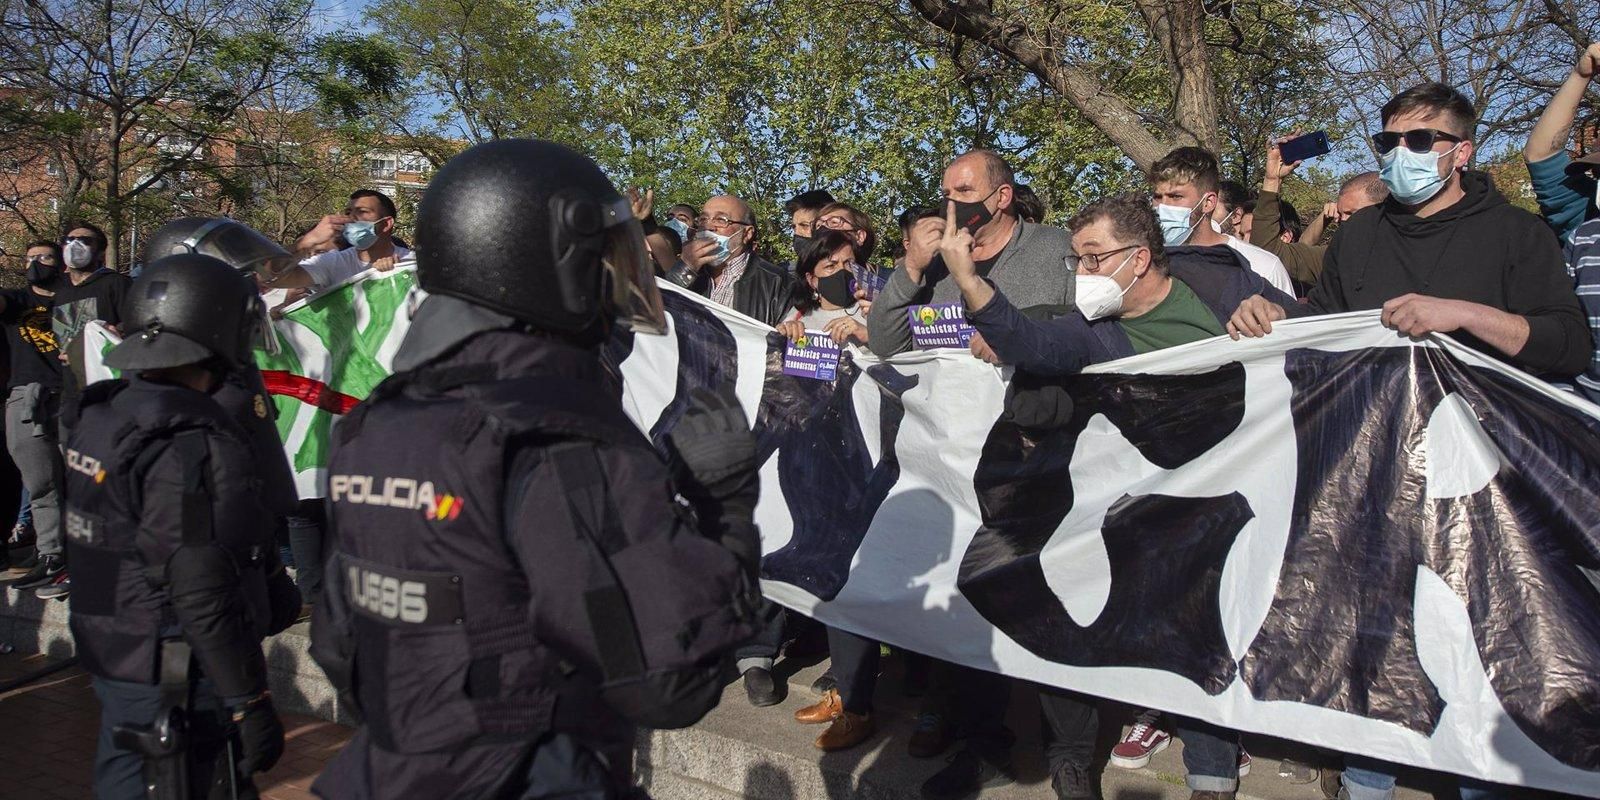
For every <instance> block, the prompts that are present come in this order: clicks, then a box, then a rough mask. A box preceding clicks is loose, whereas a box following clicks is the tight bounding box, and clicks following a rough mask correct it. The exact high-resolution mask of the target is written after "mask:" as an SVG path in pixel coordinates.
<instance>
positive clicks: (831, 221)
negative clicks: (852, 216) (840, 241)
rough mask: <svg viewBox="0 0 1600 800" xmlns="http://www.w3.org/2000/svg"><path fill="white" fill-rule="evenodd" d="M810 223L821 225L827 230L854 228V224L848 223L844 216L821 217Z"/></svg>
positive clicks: (848, 229) (851, 229) (849, 229)
mask: <svg viewBox="0 0 1600 800" xmlns="http://www.w3.org/2000/svg"><path fill="white" fill-rule="evenodd" d="M812 224H813V225H821V226H822V227H824V228H827V229H828V230H834V231H853V230H855V229H856V226H854V225H852V224H850V220H847V219H845V218H844V217H823V218H822V219H819V220H817V221H816V222H815V223H812Z"/></svg>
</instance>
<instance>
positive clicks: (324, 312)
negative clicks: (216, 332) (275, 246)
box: [256, 260, 421, 498]
mask: <svg viewBox="0 0 1600 800" xmlns="http://www.w3.org/2000/svg"><path fill="white" fill-rule="evenodd" d="M416 285H417V272H416V266H415V264H414V262H411V261H409V260H408V261H404V262H401V264H400V265H398V266H396V267H395V268H394V269H393V270H390V271H388V272H372V271H368V272H363V273H361V274H359V275H356V276H355V277H353V278H351V279H350V280H349V281H348V282H346V283H344V284H341V285H338V286H334V287H331V288H329V289H328V290H326V291H323V292H320V293H318V294H316V295H314V296H312V297H309V298H306V299H305V300H301V301H299V302H297V303H295V304H293V305H291V306H289V307H287V308H286V309H285V310H284V313H283V315H282V317H281V318H280V319H277V320H275V321H274V322H273V324H272V334H273V336H274V337H275V338H276V339H277V342H276V345H277V346H276V348H263V349H260V350H257V351H256V365H257V366H259V367H260V368H261V377H262V378H263V379H264V380H265V381H266V384H267V391H268V392H269V393H270V394H271V395H272V397H273V401H274V403H275V404H276V405H277V411H278V435H279V436H280V437H282V438H283V443H284V451H285V452H286V453H287V454H288V456H289V467H290V468H291V469H292V470H294V476H295V486H296V488H297V489H299V491H300V496H301V497H302V498H308V497H321V496H322V487H323V486H324V485H325V483H326V477H327V476H326V471H327V461H328V442H329V439H328V434H329V433H330V432H331V431H332V430H333V426H334V423H336V422H338V420H339V418H340V417H341V416H343V415H344V414H345V413H346V412H348V411H349V410H350V409H351V408H353V407H354V406H355V404H356V403H358V402H360V401H361V400H362V399H364V398H365V397H366V396H367V395H368V394H370V393H371V392H372V390H373V388H374V387H376V386H377V385H378V384H379V383H380V382H382V381H383V379H384V378H387V377H389V371H390V369H391V365H392V364H393V363H394V354H395V352H396V351H398V350H399V349H400V341H401V340H402V339H404V338H405V334H406V330H407V329H408V328H409V327H410V325H411V320H410V318H409V315H408V314H407V313H406V306H407V302H406V299H407V297H408V296H409V295H410V294H411V293H412V290H413V289H415V287H416ZM417 291H418V292H419V293H420V291H421V290H417ZM273 349H276V351H277V352H276V353H275V354H274V353H273V352H271V351H272V350H273Z"/></svg>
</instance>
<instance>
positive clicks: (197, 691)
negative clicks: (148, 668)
mask: <svg viewBox="0 0 1600 800" xmlns="http://www.w3.org/2000/svg"><path fill="white" fill-rule="evenodd" d="M93 684H94V694H95V697H97V698H99V700H100V740H99V745H98V747H97V748H96V750H95V754H94V796H95V798H96V800H145V797H146V794H145V790H144V778H143V776H142V770H143V767H144V757H143V756H141V755H139V754H138V753H135V752H133V751H131V750H124V749H122V748H120V747H118V746H117V745H116V742H115V741H114V740H113V738H112V731H113V730H114V729H115V728H116V727H117V726H118V725H149V724H151V723H152V722H154V721H155V718H156V715H157V714H160V713H161V687H159V686H151V685H149V684H144V683H129V682H127V681H114V680H109V679H106V678H100V677H96V678H94V680H93ZM229 731H230V720H229V718H228V712H227V709H225V708H223V706H222V701H221V700H220V699H218V698H217V696H216V694H214V693H213V692H212V691H211V682H210V681H206V680H202V681H200V682H199V683H198V684H196V686H195V688H194V701H193V702H192V703H191V704H190V711H189V785H190V791H191V792H192V793H193V794H195V795H196V796H200V797H208V796H209V797H225V796H228V794H223V792H224V791H225V790H226V782H225V781H226V778H227V773H226V771H225V770H226V767H225V766H223V767H222V771H218V767H219V766H222V765H225V764H227V763H228V761H227V750H226V747H227V743H228V738H229V735H230V734H229ZM239 780H240V784H239V797H241V798H253V797H256V792H255V788H254V787H253V786H252V785H251V784H250V781H249V780H247V779H245V778H240V779H239ZM214 781H215V783H214ZM208 787H209V789H210V791H209V792H208V791H207V788H208Z"/></svg>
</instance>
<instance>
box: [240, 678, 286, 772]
mask: <svg viewBox="0 0 1600 800" xmlns="http://www.w3.org/2000/svg"><path fill="white" fill-rule="evenodd" d="M233 724H234V726H235V727H236V728H238V730H239V744H240V746H241V747H242V748H243V750H244V752H243V753H241V754H240V757H239V771H240V772H242V773H244V774H245V775H251V774H254V773H257V772H266V771H267V770H269V769H272V765H274V764H276V763H278V759H279V758H281V757H283V721H282V720H280V719H278V710H277V709H276V708H275V707H274V706H273V704H272V697H271V696H270V695H261V696H260V697H258V698H256V699H254V700H252V701H250V702H249V703H247V704H246V705H244V706H243V707H241V708H239V709H236V710H235V711H234V712H233Z"/></svg>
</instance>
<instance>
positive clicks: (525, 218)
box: [311, 140, 759, 800]
mask: <svg viewBox="0 0 1600 800" xmlns="http://www.w3.org/2000/svg"><path fill="white" fill-rule="evenodd" d="M513 225H516V226H521V227H524V228H525V229H526V230H525V231H524V234H523V235H522V237H521V238H520V241H519V247H517V248H507V247H505V246H504V244H503V242H501V241H500V240H499V239H498V238H497V237H496V236H495V235H494V234H495V233H496V232H498V231H503V230H505V229H507V228H508V226H513ZM417 226H418V228H417V238H418V240H419V242H420V243H421V245H422V247H421V248H420V249H419V250H418V251H417V252H418V256H417V277H418V283H419V285H420V286H421V288H422V289H424V290H426V291H427V292H429V293H430V294H429V296H428V298H427V299H426V300H425V301H424V302H423V303H422V305H421V307H420V308H419V309H418V310H417V312H416V314H415V316H414V318H413V319H412V323H411V328H410V330H409V331H407V334H406V339H405V342H404V343H403V344H402V345H401V347H400V351H399V353H397V354H396V356H395V361H394V365H395V374H394V375H392V376H391V377H390V378H389V379H388V380H386V381H384V382H383V383H382V384H380V385H379V386H378V387H377V389H375V390H374V392H373V394H372V396H370V397H368V398H367V399H366V400H365V401H363V402H362V404H361V405H359V406H358V407H357V408H356V409H355V410H354V411H352V412H351V413H350V414H349V415H348V416H347V417H346V418H345V419H344V420H343V421H342V422H340V424H339V426H338V427H337V428H336V429H335V431H334V435H333V439H334V441H333V443H332V455H331V457H330V464H329V484H328V499H329V507H330V520H331V523H332V524H331V526H330V527H331V529H330V534H331V547H330V548H329V549H330V550H331V553H332V554H331V556H330V557H329V559H328V574H327V575H326V577H325V580H324V592H323V601H322V602H321V603H319V604H318V605H317V608H316V611H315V614H314V616H313V618H312V627H311V630H312V655H313V656H314V657H315V658H316V659H317V662H318V663H319V664H321V665H322V667H323V669H324V670H325V671H326V672H327V673H328V676H329V678H330V679H332V681H333V683H334V685H335V686H336V687H337V688H338V690H339V692H340V698H341V701H342V702H344V703H346V704H348V705H349V706H350V707H352V708H353V709H354V710H355V711H356V712H357V713H358V714H360V715H361V716H362V717H363V718H364V724H363V725H362V727H361V730H360V731H358V732H357V734H356V736H355V738H354V739H352V741H351V742H350V744H349V745H348V746H346V748H345V749H344V751H343V752H341V753H340V754H339V755H338V756H337V757H335V759H334V760H333V761H331V762H329V764H328V765H327V767H326V768H325V769H324V770H323V773H322V775H321V776H320V777H319V778H318V779H317V781H316V783H315V784H314V785H313V786H312V790H313V791H315V792H317V793H318V794H319V795H321V796H323V797H327V798H340V800H364V799H367V798H373V799H376V798H382V799H383V800H389V799H390V798H429V800H434V799H435V798H440V799H443V798H480V797H495V798H501V797H505V798H523V799H524V800H526V799H529V798H538V797H564V798H594V800H602V799H604V798H613V797H619V796H622V795H624V794H627V793H629V792H630V787H631V781H630V780H629V775H628V772H629V767H630V755H631V745H632V742H633V734H634V729H633V726H634V725H636V724H637V725H647V726H650V727H658V728H659V727H680V726H684V725H689V724H692V723H693V722H695V721H696V720H698V719H699V717H700V716H701V715H702V714H704V713H705V711H706V710H708V709H709V708H711V707H712V706H713V705H715V703H716V701H717V699H718V698H719V697H720V695H721V691H722V688H723V686H724V685H725V684H726V681H727V679H729V678H731V666H732V664H731V653H732V651H733V649H734V648H735V647H736V646H737V645H738V644H739V643H741V642H742V641H743V640H745V639H746V638H748V637H749V636H750V635H751V633H753V631H754V627H753V624H752V623H753V617H754V609H755V607H756V604H757V599H758V597H759V595H758V594H757V593H756V590H755V570H756V561H757V559H758V557H759V556H758V553H759V548H758V546H757V544H756V539H755V532H754V526H753V524H752V523H751V520H750V517H751V512H752V510H753V508H754V505H755V446H754V439H753V437H752V436H751V434H750V429H749V426H748V423H747V421H746V420H745V417H744V415H743V412H742V411H740V410H739V408H738V405H737V403H736V402H730V401H728V399H726V398H703V399H701V400H700V401H698V405H696V406H695V408H694V409H692V410H691V413H690V414H689V415H687V416H686V418H685V422H684V423H683V425H682V426H681V427H682V428H683V429H684V430H685V431H689V432H692V434H693V435H692V436H686V437H685V439H684V441H683V442H681V445H682V446H681V447H678V449H677V450H676V453H677V461H676V462H675V463H678V464H681V465H682V466H683V467H684V468H685V469H684V472H685V473H686V475H682V476H678V475H669V470H668V465H667V464H666V463H664V462H663V461H662V459H661V457H660V456H659V455H658V454H657V453H656V451H655V450H654V449H653V447H652V446H651V444H650V442H649V440H648V439H646V438H645V436H644V434H642V433H641V432H640V431H639V430H638V428H637V427H635V426H634V425H633V423H632V422H630V421H629V420H628V418H627V417H626V416H625V415H624V414H623V412H622V406H621V403H620V402H619V400H618V398H617V396H616V393H615V391H616V382H615V380H614V379H608V378H607V376H606V375H605V373H604V371H603V368H602V366H601V360H600V344H601V343H602V342H603V341H605V333H606V331H607V329H608V327H609V325H610V324H612V320H614V319H616V318H619V317H621V318H623V319H625V320H627V321H628V322H630V323H631V324H636V325H639V326H641V328H647V329H650V330H658V331H659V330H662V329H664V327H665V318H664V314H662V313H661V304H660V296H659V294H658V293H656V288H655V284H654V279H653V270H652V269H651V266H650V262H649V261H648V259H647V258H646V256H645V251H644V239H643V235H642V233H641V232H640V230H639V226H638V223H637V222H636V221H634V219H633V214H632V211H631V208H630V207H629V205H628V203H627V201H626V200H625V199H624V198H623V197H621V195H620V194H618V193H617V191H616V189H615V188H614V187H613V186H611V184H610V182H609V181H608V180H607V179H606V178H605V176H604V174H603V173H602V172H601V171H600V169H599V168H598V167H597V166H595V164H594V163H593V162H592V161H590V160H589V159H587V158H585V157H583V156H581V155H579V154H577V153H574V152H573V151H571V150H568V149H566V148H564V147H561V146H559V145H555V144H552V143H549V142H537V141H533V140H501V141H498V142H491V143H487V144H483V145H478V146H477V147H474V148H472V149H470V150H468V151H467V152H465V153H463V154H462V155H460V156H457V157H456V158H455V159H452V160H451V161H450V163H449V164H446V165H445V167H444V168H443V169H441V170H440V171H439V173H438V174H437V175H436V176H435V178H434V180H433V182H432V183H431V184H430V186H429V189H428V194H427V196H426V197H425V198H423V204H422V207H421V208H420V210H419V212H418V217H417ZM602 297H609V298H610V299H609V300H603V299H602ZM624 314H627V316H623V315H624ZM674 442H675V443H676V442H677V440H676V439H674ZM675 477H676V480H675V479H674V478H675ZM675 486H677V487H679V488H682V489H683V490H684V491H685V494H686V495H688V496H690V497H691V500H693V501H694V503H695V509H696V512H698V514H699V516H696V513H694V512H690V511H689V510H688V507H687V506H686V505H685V504H683V503H680V502H679V500H678V496H677V494H676V493H675V492H674V487H675Z"/></svg>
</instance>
